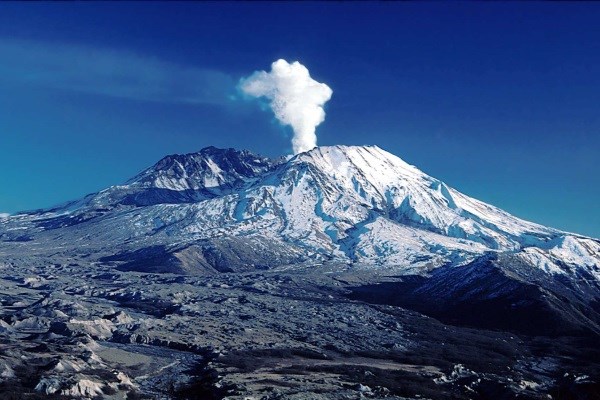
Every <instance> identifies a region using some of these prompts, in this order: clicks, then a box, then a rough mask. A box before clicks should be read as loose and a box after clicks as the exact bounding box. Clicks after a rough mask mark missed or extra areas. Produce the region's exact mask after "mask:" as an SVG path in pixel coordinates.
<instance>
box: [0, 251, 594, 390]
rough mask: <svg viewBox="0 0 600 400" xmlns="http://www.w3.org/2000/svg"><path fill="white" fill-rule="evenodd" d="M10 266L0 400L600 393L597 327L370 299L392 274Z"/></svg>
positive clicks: (316, 268)
mask: <svg viewBox="0 0 600 400" xmlns="http://www.w3.org/2000/svg"><path fill="white" fill-rule="evenodd" d="M0 273H1V276H2V278H0V301H1V305H0V306H1V308H0V394H1V396H0V397H2V398H3V399H22V398H28V399H36V398H39V399H42V398H43V399H58V398H103V399H140V398H144V399H222V398H228V399H363V398H371V399H380V398H395V399H401V398H410V399H417V398H418V399H424V398H429V399H513V398H514V399H517V398H518V399H549V398H553V399H596V398H600V394H599V393H600V385H599V384H598V382H599V380H598V378H599V377H600V351H599V349H600V347H599V346H598V344H599V341H598V337H597V336H596V335H595V334H593V333H590V334H580V333H573V335H568V334H564V333H563V334H561V335H554V336H545V335H540V334H537V335H536V336H534V335H532V334H531V333H527V334H525V333H522V332H518V329H517V331H515V329H510V330H506V329H502V328H501V327H500V328H495V329H483V328H481V327H477V324H476V323H474V322H473V321H477V318H474V317H473V316H472V315H471V316H469V318H465V319H464V321H465V322H464V323H463V320H461V319H460V318H457V316H456V315H453V317H452V320H451V321H446V323H443V322H441V321H442V320H444V318H443V316H442V317H440V315H439V314H436V318H438V319H434V318H431V317H428V316H427V315H425V314H427V310H426V309H425V310H424V309H422V308H421V309H419V311H421V312H424V314H422V313H419V312H416V311H412V310H410V309H407V308H403V307H402V306H400V305H398V304H395V305H391V304H386V301H379V302H376V301H371V300H372V296H367V295H364V293H365V291H368V290H369V289H368V288H371V287H373V285H375V284H377V283H380V282H387V284H388V285H389V284H391V283H394V282H401V281H402V277H398V276H395V275H394V273H393V270H387V269H385V268H378V269H374V268H365V267H360V266H349V265H341V264H337V265H298V266H294V267H286V268H276V269H273V270H268V271H267V270H265V271H255V272H246V273H220V274H215V275H211V276H181V275H174V274H156V273H142V272H132V271H119V270H118V269H116V268H115V265H110V264H106V265H105V264H100V263H83V262H72V261H69V260H63V262H54V263H53V264H51V265H48V264H44V263H43V262H41V261H35V258H29V259H25V260H24V261H23V262H18V261H11V262H8V263H4V264H2V265H1V268H0ZM391 287H394V286H391ZM401 288H402V286H398V289H397V290H401ZM388 295H389V293H388ZM377 303H379V304H377ZM415 309H417V308H415ZM489 312H490V313H493V312H494V310H493V309H489ZM490 317H491V316H490V315H484V314H482V315H481V316H480V319H481V320H482V321H485V320H486V319H489V318H490ZM467 325H468V326H467ZM550 396H551V397H550Z"/></svg>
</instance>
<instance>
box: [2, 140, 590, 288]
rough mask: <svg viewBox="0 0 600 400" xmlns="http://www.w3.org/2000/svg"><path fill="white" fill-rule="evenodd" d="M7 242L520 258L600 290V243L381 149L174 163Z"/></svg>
mask: <svg viewBox="0 0 600 400" xmlns="http://www.w3.org/2000/svg"><path fill="white" fill-rule="evenodd" d="M0 235H1V236H0V237H1V238H2V239H3V240H4V241H13V243H14V241H15V240H21V241H22V242H21V243H25V242H23V240H34V241H36V242H37V243H46V244H48V246H50V247H52V246H55V247H60V248H65V249H69V248H70V247H72V248H70V249H69V251H74V252H76V253H77V252H80V251H82V249H87V248H90V249H105V250H106V251H110V252H111V253H124V254H128V256H127V257H130V256H129V254H130V253H131V252H136V251H138V252H139V251H141V250H143V249H147V248H153V249H155V250H156V249H157V246H159V247H160V248H164V249H166V250H165V251H167V252H169V253H173V254H180V253H181V252H182V251H183V252H184V253H185V252H187V253H190V251H191V250H189V247H190V246H192V248H194V249H196V250H195V251H193V252H192V253H194V254H195V255H194V256H193V257H192V259H193V260H196V258H199V259H202V261H201V263H202V264H203V265H207V266H208V265H210V266H211V267H216V268H217V269H219V268H225V266H226V264H232V263H233V264H234V265H240V266H244V267H249V266H252V265H259V266H263V267H273V266H278V265H284V264H287V263H297V262H299V261H303V262H326V261H336V262H344V263H359V264H366V265H384V266H388V267H398V268H402V269H404V270H407V269H408V270H415V269H416V270H419V269H423V268H425V269H431V268H435V267H438V266H442V265H446V264H448V263H454V264H456V263H461V264H464V263H467V262H469V261H472V260H473V259H475V258H476V257H478V256H480V255H482V254H485V253H487V252H511V253H515V254H517V255H518V256H519V257H520V258H522V259H523V260H526V261H527V262H529V263H531V264H532V265H535V266H536V267H538V268H540V269H542V270H544V271H546V272H548V273H550V274H572V273H574V271H575V270H578V269H581V268H585V269H586V270H587V271H588V272H589V273H590V274H591V275H592V276H594V278H595V279H599V280H600V271H599V269H600V245H599V242H598V241H597V240H594V239H590V238H586V237H583V236H578V235H573V234H568V233H565V232H561V231H558V230H556V229H552V228H547V227H544V226H541V225H538V224H535V223H531V222H527V221H524V220H521V219H519V218H516V217H514V216H512V215H510V214H508V213H506V212H504V211H502V210H500V209H498V208H496V207H494V206H491V205H488V204H485V203H483V202H481V201H478V200H476V199H473V198H471V197H468V196H466V195H464V194H462V193H460V192H458V191H457V190H455V189H453V188H451V187H449V186H448V185H446V184H445V183H444V182H441V181H439V180H437V179H435V178H433V177H430V176H428V175H426V174H425V173H423V172H421V171H420V170H418V169H417V168H416V167H414V166H412V165H409V164H407V163H406V162H404V161H402V160H401V159H400V158H398V157H396V156H394V155H392V154H390V153H388V152H386V151H384V150H382V149H380V148H378V147H376V146H331V147H317V148H315V149H313V150H311V151H309V152H306V153H301V154H298V155H296V156H294V157H292V158H289V159H284V158H280V159H276V160H271V159H268V158H264V157H260V156H257V155H254V154H252V153H250V152H247V151H237V150H233V149H227V150H221V149H217V148H214V147H208V148H205V149H203V150H201V151H200V152H197V153H191V154H186V155H171V156H167V157H165V158H163V159H162V160H160V161H159V162H158V163H157V164H156V165H154V166H153V167H151V168H148V169H146V170H145V171H143V172H141V173H140V174H139V175H137V176H136V177H134V178H133V179H131V180H130V181H128V182H127V183H125V184H124V185H120V186H113V187H110V188H108V189H106V190H103V191H101V192H99V193H96V194H92V195H89V196H87V197H85V198H84V199H82V200H79V201H76V202H71V203H68V204H66V205H63V206H59V207H56V208H53V209H50V210H42V211H38V212H33V213H28V214H20V215H17V216H14V217H11V218H8V219H3V220H1V221H0ZM43 247H44V246H42V248H43ZM186 249H187V250H186ZM153 251H154V250H153ZM142 253H144V252H142ZM187 253H186V254H187ZM144 254H145V253H144ZM151 254H154V253H153V252H151ZM152 257H154V255H153V256H152ZM181 257H183V256H181ZM187 257H190V255H189V254H188V255H187ZM197 261H198V260H196V261H194V262H197ZM234 261H235V262H234Z"/></svg>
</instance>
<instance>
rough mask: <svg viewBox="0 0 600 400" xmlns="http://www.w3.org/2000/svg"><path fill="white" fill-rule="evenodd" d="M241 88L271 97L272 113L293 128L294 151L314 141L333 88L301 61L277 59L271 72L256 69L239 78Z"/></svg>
mask: <svg viewBox="0 0 600 400" xmlns="http://www.w3.org/2000/svg"><path fill="white" fill-rule="evenodd" d="M240 88H241V90H242V91H243V92H244V93H246V94H248V95H251V96H254V97H266V98H267V99H269V100H270V105H271V109H272V110H273V113H274V114H275V117H276V118H277V119H278V120H279V122H281V123H282V124H284V125H290V126H291V127H292V129H293V130H294V137H293V138H292V147H293V149H294V154H297V153H301V152H303V151H307V150H310V149H312V148H314V147H315V146H316V145H317V135H316V134H315V129H316V128H317V125H319V124H320V123H321V122H323V121H324V120H325V111H324V110H323V105H324V104H325V103H326V102H327V101H328V100H329V99H330V98H331V95H332V93H333V91H332V90H331V88H330V87H329V86H327V85H326V84H324V83H319V82H317V81H315V80H314V79H312V78H311V77H310V74H309V72H308V69H307V68H306V67H305V66H304V65H302V64H300V63H299V62H298V61H295V62H293V63H291V64H289V63H288V62H287V61H285V60H277V61H275V62H274V63H273V64H271V72H266V71H256V72H254V73H253V74H252V75H250V76H249V77H248V78H245V79H242V81H241V84H240Z"/></svg>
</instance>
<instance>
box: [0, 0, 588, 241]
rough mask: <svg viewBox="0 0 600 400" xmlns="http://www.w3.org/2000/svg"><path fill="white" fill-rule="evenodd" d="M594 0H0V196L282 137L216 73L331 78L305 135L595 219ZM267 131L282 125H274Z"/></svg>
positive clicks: (475, 192)
mask: <svg viewBox="0 0 600 400" xmlns="http://www.w3.org/2000/svg"><path fill="white" fill-rule="evenodd" d="M598 21H600V3H593V2H587V3H570V2H552V3H541V2H532V3H517V2H510V3H473V2H466V3H454V2H450V3H430V2H426V3H389V2H385V3H327V4H320V3H313V4H310V3H280V4H276V3H260V4H257V3H254V2H250V3H229V4H224V3H218V2H215V3H190V2H184V3H158V2H149V3H117V2H108V3H86V2H63V3H50V2H49V3H38V2H34V3H29V2H26V3H0V171H1V172H0V212H16V211H19V210H25V209H33V208H41V207H47V206H51V205H54V204H56V203H59V202H62V201H66V200H69V199H75V198H79V197H81V196H83V195H85V194H87V193H90V192H94V191H97V190H99V189H102V188H105V187H107V186H110V185H114V184H119V183H122V182H124V181H125V180H127V179H128V178H130V177H131V176H133V175H135V174H136V173H137V172H138V171H140V170H141V169H143V168H145V167H147V166H149V165H152V164H153V163H154V162H156V161H157V160H158V159H160V158H161V157H163V156H164V155H166V154H170V153H187V152H193V151H197V150H199V149H201V148H203V147H206V146H209V145H214V146H218V147H236V148H246V149H249V150H252V151H254V152H257V153H261V154H264V155H268V156H275V155H280V154H283V153H287V152H289V150H290V144H289V129H288V128H282V127H281V126H279V125H278V124H277V123H276V122H274V119H273V117H272V115H271V114H270V113H269V112H265V111H262V110H260V108H259V107H258V105H257V104H256V103H252V102H249V101H243V100H240V99H235V98H231V97H230V96H232V95H235V93H236V92H235V85H236V83H237V82H238V81H239V79H240V78H241V77H243V76H247V75H249V74H250V73H252V72H253V71H254V70H259V69H269V66H270V63H271V62H273V61H274V60H276V59H278V58H285V59H287V60H288V61H294V60H298V61H300V62H301V63H303V64H304V65H306V66H307V67H308V68H309V70H310V71H311V75H312V76H313V77H314V78H315V79H317V80H318V81H321V82H325V83H327V84H328V85H329V86H330V87H331V88H332V89H333V97H332V99H331V101H330V102H329V103H328V104H327V108H326V111H327V119H326V121H325V122H324V123H323V124H322V125H320V126H319V127H318V129H317V134H318V137H319V144H320V145H333V144H350V145H351V144H357V145H360V144H376V145H379V146H380V147H382V148H384V149H386V150H388V151H390V152H392V153H394V154H396V155H398V156H400V157H401V158H403V159H404V160H406V161H408V162H410V163H412V164H414V165H416V166H418V167H419V168H420V169H422V170H423V171H425V172H426V173H428V174H430V175H432V176H435V177H437V178H440V179H442V180H444V181H446V182H447V183H448V184H449V185H451V186H453V187H455V188H457V189H459V190H461V191H463V192H464V193H467V194H469V195H471V196H474V197H476V198H479V199H481V200H483V201H486V202H489V203H492V204H494V205H497V206H499V207H501V208H504V209H505V210H507V211H509V212H511V213H513V214H515V215H517V216H519V217H522V218H525V219H528V220H532V221H535V222H539V223H542V224H545V225H550V226H553V227H557V228H561V229H565V230H569V231H574V232H578V233H582V234H587V235H591V236H594V237H600V206H599V205H598V200H599V199H600V179H599V171H600V24H599V23H598ZM286 135H287V136H286Z"/></svg>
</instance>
